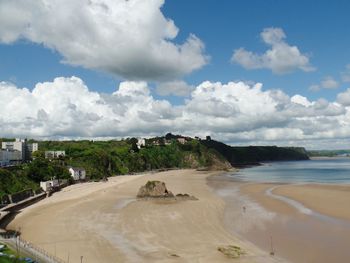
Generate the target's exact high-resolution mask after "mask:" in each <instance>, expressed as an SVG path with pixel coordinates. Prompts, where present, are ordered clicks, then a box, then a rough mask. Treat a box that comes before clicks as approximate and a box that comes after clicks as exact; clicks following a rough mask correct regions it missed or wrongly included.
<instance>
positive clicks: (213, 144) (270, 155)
mask: <svg viewBox="0 0 350 263" xmlns="http://www.w3.org/2000/svg"><path fill="white" fill-rule="evenodd" d="M201 143H202V144H203V145H204V146H206V147H207V148H208V149H215V150H216V151H217V152H219V153H220V154H221V155H222V156H224V157H225V159H226V160H227V161H229V162H230V164H231V165H232V166H242V165H243V166H244V165H254V164H258V163H260V162H269V161H297V160H308V159H309V157H308V155H307V152H306V150H305V149H304V148H301V147H277V146H247V147H233V146H229V145H226V144H224V143H222V142H218V141H215V140H202V141H201Z"/></svg>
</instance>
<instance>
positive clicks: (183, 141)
mask: <svg viewBox="0 0 350 263" xmlns="http://www.w3.org/2000/svg"><path fill="white" fill-rule="evenodd" d="M177 141H178V142H179V143H181V144H185V143H186V139H185V138H183V137H180V138H177Z"/></svg>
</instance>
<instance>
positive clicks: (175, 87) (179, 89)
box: [156, 80, 194, 97]
mask: <svg viewBox="0 0 350 263" xmlns="http://www.w3.org/2000/svg"><path fill="white" fill-rule="evenodd" d="M193 89H194V87H193V86H191V85H188V84H187V83H186V82H185V81H182V80H177V81H170V82H162V83H159V84H158V85H157V88H156V92H157V93H158V94H159V95H161V96H169V95H175V96H180V97H186V96H188V95H190V93H191V91H192V90H193Z"/></svg>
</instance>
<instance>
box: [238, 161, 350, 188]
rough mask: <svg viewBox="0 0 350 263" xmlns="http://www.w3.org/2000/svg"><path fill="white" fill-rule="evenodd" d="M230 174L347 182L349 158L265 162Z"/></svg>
mask: <svg viewBox="0 0 350 263" xmlns="http://www.w3.org/2000/svg"><path fill="white" fill-rule="evenodd" d="M231 176H233V177H234V178H235V179H238V180H242V181H253V182H274V183H328V184H343V183H346V184H349V183H350V158H322V159H313V160H306V161H290V162H274V163H265V164H264V165H261V166H255V167H251V168H246V169H242V170H240V171H239V172H237V173H236V172H235V173H234V174H232V175H231Z"/></svg>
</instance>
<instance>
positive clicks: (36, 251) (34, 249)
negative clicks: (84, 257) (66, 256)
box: [0, 236, 67, 263]
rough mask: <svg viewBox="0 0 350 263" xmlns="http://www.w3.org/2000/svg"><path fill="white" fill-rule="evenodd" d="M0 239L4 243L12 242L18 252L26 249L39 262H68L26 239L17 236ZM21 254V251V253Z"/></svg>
mask: <svg viewBox="0 0 350 263" xmlns="http://www.w3.org/2000/svg"><path fill="white" fill-rule="evenodd" d="M0 241H2V242H4V243H10V244H11V245H12V246H13V247H15V248H16V250H17V252H18V253H19V252H20V251H25V252H26V254H30V255H32V257H33V259H34V260H36V261H39V262H45V263H46V262H47V263H67V261H65V260H62V259H61V258H59V257H57V256H54V255H52V254H50V253H49V252H47V251H45V250H44V249H42V248H40V247H38V246H36V245H34V244H32V243H30V242H28V241H25V240H24V239H22V238H20V237H19V236H17V237H13V236H12V237H9V238H2V239H1V238H0ZM19 254H20V253H19Z"/></svg>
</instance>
